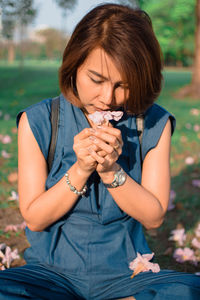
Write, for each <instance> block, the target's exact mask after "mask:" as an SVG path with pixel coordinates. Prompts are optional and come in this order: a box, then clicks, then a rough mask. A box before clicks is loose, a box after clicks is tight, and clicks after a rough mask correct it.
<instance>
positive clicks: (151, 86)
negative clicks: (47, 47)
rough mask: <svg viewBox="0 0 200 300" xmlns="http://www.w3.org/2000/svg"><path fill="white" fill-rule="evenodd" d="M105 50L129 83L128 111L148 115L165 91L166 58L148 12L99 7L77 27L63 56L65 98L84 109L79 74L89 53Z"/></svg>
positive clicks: (61, 86) (63, 91)
mask: <svg viewBox="0 0 200 300" xmlns="http://www.w3.org/2000/svg"><path fill="white" fill-rule="evenodd" d="M97 47H100V48H102V49H103V50H104V51H105V52H106V53H107V54H108V55H109V56H110V57H111V58H112V59H113V60H114V62H115V63H116V67H118V69H119V71H120V72H121V74H122V78H123V79H124V80H125V82H127V83H128V88H129V98H128V100H127V102H126V103H125V109H126V110H127V111H129V112H131V113H133V114H138V113H141V112H144V111H145V110H146V109H147V108H148V107H149V106H150V105H152V104H153V102H154V101H155V99H156V98H157V97H158V95H159V93H160V90H161V83H162V74H161V70H162V59H161V58H162V55H161V50H160V46H159V43H158V41H157V39H156V37H155V34H154V32H153V28H152V23H151V20H150V18H149V16H148V15H147V13H146V12H144V11H142V10H140V9H133V8H131V7H129V6H124V5H119V4H103V5H99V6H97V7H95V8H94V9H93V10H91V11H90V12H89V13H88V14H86V15H85V17H83V19H82V20H81V21H80V22H79V23H78V25H77V26H76V28H75V30H74V32H73V34H72V36H71V38H70V40H69V42H68V44H67V46H66V48H65V51H64V54H63V62H62V65H61V67H60V70H59V82H60V88H61V92H62V93H63V95H64V96H65V97H66V98H67V99H68V100H69V101H71V103H73V104H75V105H77V106H80V101H79V99H78V95H77V91H76V72H77V69H78V67H80V66H81V65H82V64H83V62H84V61H85V59H86V58H87V56H88V55H89V53H90V52H91V51H92V50H93V49H95V48H97Z"/></svg>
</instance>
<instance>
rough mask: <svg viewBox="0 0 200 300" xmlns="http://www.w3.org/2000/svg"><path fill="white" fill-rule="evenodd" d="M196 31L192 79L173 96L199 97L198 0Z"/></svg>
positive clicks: (199, 13)
mask: <svg viewBox="0 0 200 300" xmlns="http://www.w3.org/2000/svg"><path fill="white" fill-rule="evenodd" d="M195 11H196V31H195V55H194V67H193V75H192V81H191V84H190V85H187V86H185V87H183V88H181V89H180V90H179V91H178V92H177V93H176V94H175V96H176V97H178V98H184V97H191V98H194V99H200V0H196V10H195Z"/></svg>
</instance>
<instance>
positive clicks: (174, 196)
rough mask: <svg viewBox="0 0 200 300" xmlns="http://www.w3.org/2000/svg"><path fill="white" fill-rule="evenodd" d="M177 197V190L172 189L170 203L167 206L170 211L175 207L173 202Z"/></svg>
mask: <svg viewBox="0 0 200 300" xmlns="http://www.w3.org/2000/svg"><path fill="white" fill-rule="evenodd" d="M175 198H176V192H175V191H174V190H171V191H170V195H169V205H168V208H167V210H168V211H169V210H172V209H174V208H175V205H174V204H173V201H174V199H175Z"/></svg>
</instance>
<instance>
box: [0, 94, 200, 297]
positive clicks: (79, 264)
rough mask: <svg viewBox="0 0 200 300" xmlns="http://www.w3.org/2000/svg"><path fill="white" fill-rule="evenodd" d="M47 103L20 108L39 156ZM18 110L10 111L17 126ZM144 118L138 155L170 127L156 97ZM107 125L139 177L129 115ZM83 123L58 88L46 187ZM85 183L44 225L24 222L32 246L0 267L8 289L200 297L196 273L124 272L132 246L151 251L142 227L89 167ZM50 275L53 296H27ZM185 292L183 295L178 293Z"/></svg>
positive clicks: (68, 157) (46, 137) (46, 132)
mask: <svg viewBox="0 0 200 300" xmlns="http://www.w3.org/2000/svg"><path fill="white" fill-rule="evenodd" d="M50 105H51V99H47V100H43V101H42V102H39V103H37V104H35V105H32V106H31V107H28V108H26V109H25V110H23V111H26V113H27V117H28V121H29V124H30V127H31V130H32V132H33V134H34V136H35V138H36V141H37V142H38V145H39V147H40V149H41V151H42V153H43V155H44V157H45V159H46V158H47V155H48V149H49V144H50V139H51V125H50ZM23 111H21V112H20V113H19V114H18V116H17V125H18V123H19V120H20V116H21V114H22V112H23ZM144 117H145V118H144V134H143V140H142V157H143V159H144V158H145V155H146V154H147V153H148V151H149V150H151V149H152V148H154V147H156V145H157V143H158V141H159V138H160V136H161V134H162V131H163V129H164V127H165V124H166V122H167V120H168V119H169V118H170V120H171V124H172V133H173V131H174V128H175V119H174V117H173V116H172V115H171V114H170V113H168V112H167V111H166V110H165V109H163V108H162V107H161V106H159V105H157V104H154V105H152V106H151V107H150V108H149V109H148V110H147V111H146V112H145V116H144ZM113 125H114V126H115V127H117V128H119V129H120V130H121V132H122V137H123V141H124V146H123V149H122V154H121V156H120V157H119V160H118V162H119V164H120V165H121V166H122V167H123V169H124V170H125V171H126V172H127V173H128V174H129V176H131V177H132V178H133V179H134V180H135V181H136V182H138V183H140V181H141V161H140V143H139V138H138V134H137V129H136V120H135V117H134V116H130V115H127V114H126V113H124V115H123V117H122V119H121V120H120V121H118V122H113ZM86 127H89V123H88V121H87V119H86V118H85V116H84V114H83V112H82V111H81V110H80V109H79V108H77V107H75V106H73V105H72V104H70V103H69V102H68V101H67V100H66V99H65V98H64V97H63V96H62V95H61V102H60V120H59V131H58V140H57V145H56V150H55V156H54V161H53V165H52V169H51V171H50V173H49V174H48V178H47V180H46V190H47V189H49V188H51V187H52V186H53V185H54V184H56V183H57V182H58V181H59V180H60V179H61V178H62V177H63V176H64V174H65V173H66V171H67V170H68V169H69V168H70V167H71V166H72V165H73V164H74V162H75V161H76V157H75V153H74V151H73V148H72V147H73V140H74V136H75V135H76V134H78V133H79V132H80V131H81V130H83V129H84V128H86ZM87 185H88V192H87V194H86V195H85V196H82V197H80V198H79V199H78V201H77V203H76V205H75V206H74V207H73V209H71V211H70V212H69V213H67V214H66V215H65V216H63V217H62V218H61V219H60V220H58V221H57V222H55V223H54V224H52V225H51V226H49V227H48V228H46V229H45V230H44V231H43V232H32V231H31V230H30V229H28V228H26V235H27V238H28V240H29V242H30V245H31V246H30V248H29V249H27V250H26V252H25V259H26V261H27V266H25V267H21V268H16V269H11V270H8V271H3V272H1V274H0V282H4V281H1V280H4V279H3V278H6V276H8V279H9V282H10V283H8V282H7V284H6V285H7V288H8V289H9V291H8V292H7V294H8V295H9V293H10V290H13V291H15V290H18V289H19V291H20V287H21V286H23V288H25V287H27V286H28V287H27V289H28V291H29V292H28V293H29V294H30V295H32V296H30V298H29V299H64V298H62V297H63V295H62V293H63V290H62V288H64V294H65V293H66V299H73V298H70V297H74V299H81V298H84V299H88V300H89V299H99V300H102V299H105V300H106V299H117V298H120V297H121V298H122V297H127V296H131V295H134V296H135V297H136V299H145V300H146V299H155V300H156V299H159V300H164V299H170V300H171V299H174V300H175V299H200V278H199V277H197V276H195V275H192V274H184V273H178V272H173V271H167V270H162V271H161V272H159V273H152V272H144V273H140V274H139V275H137V276H136V277H135V278H133V279H131V278H130V276H131V274H132V271H131V270H130V269H129V263H130V261H132V260H133V259H134V258H135V257H136V254H137V252H140V253H141V254H144V253H150V252H152V251H151V250H150V249H149V247H148V245H147V242H146V240H145V237H144V234H143V230H142V226H141V224H140V223H139V222H138V221H137V220H134V219H133V218H131V217H130V216H128V215H127V214H126V213H125V212H123V211H122V210H121V209H120V208H119V207H118V206H117V204H116V203H115V201H114V200H113V198H112V197H111V195H110V193H109V192H108V191H107V189H106V188H105V186H104V185H103V183H102V182H101V180H100V178H99V176H98V174H97V173H96V172H94V173H93V174H92V175H91V176H90V178H89V179H88V182H87ZM133 198H134V195H133ZM66 201H67V199H66ZM135 201H137V199H135ZM35 270H37V272H36V271H35ZM16 272H17V274H16ZM3 274H4V275H3ZM18 275H20V276H22V277H20V276H19V277H18ZM17 278H22V280H21V279H20V280H18V279H17ZM32 278H34V280H33V281H32ZM37 279H38V282H37ZM13 280H16V281H17V282H18V281H20V282H21V283H19V282H18V283H15V281H13ZM45 280H46V281H45ZM30 281H31V282H30ZM49 282H50V283H49ZM52 282H53V283H54V284H55V289H57V288H58V295H57V298H54V297H55V294H53V292H52V294H51V292H49V291H48V293H50V294H48V296H44V298H42V297H41V298H34V297H35V296H34V297H33V295H36V294H35V293H36V292H35V290H37V289H38V290H41V291H42V290H43V292H44V295H45V291H46V290H45V288H47V287H48V286H50V287H51V284H52ZM172 283H173V285H171V284H172ZM2 284H3V283H2ZM176 284H177V285H176ZM12 285H13V288H11V286H12ZM29 285H31V287H30V286H29ZM32 285H33V287H32ZM9 286H10V288H9ZM19 286H20V287H19ZM36 286H37V288H36ZM169 286H171V288H172V289H171V291H172V292H170V289H169ZM198 286H199V287H198ZM1 289H2V290H3V288H0V290H1ZM27 289H26V290H27ZM186 290H187V292H186ZM50 291H52V288H50ZM183 291H184V292H183ZM2 293H3V292H2ZM68 294H69V296H67V295H68ZM0 295H1V294H0ZM16 295H17V292H16ZM50 295H53V296H50ZM147 295H148V297H149V298H148V297H147ZM173 295H175V296H174V297H173ZM185 295H188V298H184V297H185ZM198 296H199V298H197V297H198ZM16 297H17V296H16ZM27 297H29V296H27ZM31 297H33V298H31ZM36 297H39V295H38V294H37V296H36ZM51 297H52V298H51ZM68 297H69V298H68ZM0 299H3V298H1V297H0ZM5 299H15V298H5ZM16 299H18V298H16Z"/></svg>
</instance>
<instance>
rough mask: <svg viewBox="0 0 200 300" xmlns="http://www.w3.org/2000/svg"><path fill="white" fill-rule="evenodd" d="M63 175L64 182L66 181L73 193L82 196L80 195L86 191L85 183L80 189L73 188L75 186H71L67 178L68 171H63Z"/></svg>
mask: <svg viewBox="0 0 200 300" xmlns="http://www.w3.org/2000/svg"><path fill="white" fill-rule="evenodd" d="M65 177H66V182H67V184H68V186H69V188H70V190H71V191H72V192H73V193H75V194H76V195H78V196H82V195H84V194H85V193H86V191H87V186H86V185H84V187H83V189H82V190H81V191H78V190H77V189H76V188H75V186H73V185H72V184H71V182H70V180H69V174H68V173H65Z"/></svg>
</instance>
